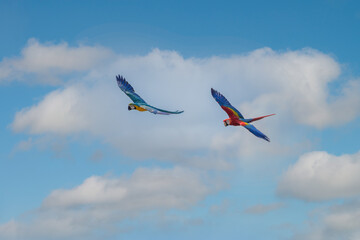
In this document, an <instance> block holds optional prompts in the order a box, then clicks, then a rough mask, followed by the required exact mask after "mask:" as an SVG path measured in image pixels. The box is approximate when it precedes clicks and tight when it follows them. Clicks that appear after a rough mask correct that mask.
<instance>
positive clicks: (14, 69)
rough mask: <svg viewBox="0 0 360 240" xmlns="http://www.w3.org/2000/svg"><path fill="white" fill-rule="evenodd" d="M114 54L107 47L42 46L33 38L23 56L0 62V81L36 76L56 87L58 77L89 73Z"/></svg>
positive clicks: (51, 44)
mask: <svg viewBox="0 0 360 240" xmlns="http://www.w3.org/2000/svg"><path fill="white" fill-rule="evenodd" d="M111 55H112V52H111V51H110V50H108V49H106V48H104V47H99V46H96V47H90V46H79V47H69V46H68V44H67V43H61V44H53V43H46V44H42V43H39V42H38V41H37V40H36V39H30V40H29V41H28V44H27V46H26V47H25V48H24V49H23V50H22V52H21V56H20V57H13V58H4V59H3V60H2V61H1V62H0V82H1V81H11V80H15V79H16V80H19V79H25V77H26V76H24V75H26V74H35V75H36V76H37V78H36V80H37V81H38V82H42V83H47V84H53V83H54V81H56V80H57V79H56V76H57V75H58V74H65V73H71V72H74V71H75V72H76V71H85V70H89V69H90V68H92V67H94V66H96V65H97V64H100V63H102V62H103V61H104V60H106V59H108V58H109V57H110V56H111Z"/></svg>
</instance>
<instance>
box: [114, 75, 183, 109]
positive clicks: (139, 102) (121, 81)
mask: <svg viewBox="0 0 360 240" xmlns="http://www.w3.org/2000/svg"><path fill="white" fill-rule="evenodd" d="M116 81H117V84H118V86H119V88H120V89H121V90H122V91H123V92H124V93H125V94H126V95H127V96H128V97H129V98H131V100H132V101H133V102H134V103H130V104H129V106H128V109H129V110H134V109H135V110H138V111H149V112H151V113H153V114H161V115H169V114H179V113H182V112H183V111H175V112H171V111H167V110H163V109H159V108H156V107H153V106H151V105H149V104H147V103H146V102H145V101H144V99H142V98H141V97H140V96H139V95H138V94H137V93H135V90H134V88H133V87H132V86H131V85H130V83H128V82H127V81H126V79H125V78H124V77H123V76H121V75H118V76H116Z"/></svg>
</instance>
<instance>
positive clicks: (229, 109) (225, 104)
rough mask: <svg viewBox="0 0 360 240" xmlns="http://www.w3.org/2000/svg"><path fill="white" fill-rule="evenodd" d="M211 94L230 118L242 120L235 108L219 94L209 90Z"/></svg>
mask: <svg viewBox="0 0 360 240" xmlns="http://www.w3.org/2000/svg"><path fill="white" fill-rule="evenodd" d="M211 94H212V96H213V97H214V99H215V100H216V101H217V102H218V104H219V105H220V107H221V108H222V109H223V110H224V111H225V112H226V113H227V114H228V115H229V117H230V118H240V119H243V118H244V117H243V115H242V114H241V113H240V112H239V111H238V110H237V109H236V108H234V107H233V106H232V105H231V104H230V102H229V101H228V100H227V99H226V98H225V97H224V96H223V95H222V94H221V93H219V92H218V91H216V90H215V89H213V88H211Z"/></svg>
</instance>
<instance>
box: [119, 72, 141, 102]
mask: <svg viewBox="0 0 360 240" xmlns="http://www.w3.org/2000/svg"><path fill="white" fill-rule="evenodd" d="M116 81H117V84H118V86H119V88H120V89H121V90H122V91H123V92H124V93H125V94H126V95H128V96H129V98H131V100H132V101H133V102H134V103H139V104H146V102H145V101H144V99H142V98H141V97H140V96H139V95H137V94H136V93H135V90H134V88H133V87H132V86H131V85H130V83H128V82H127V81H126V79H125V78H124V77H123V76H121V75H117V76H116Z"/></svg>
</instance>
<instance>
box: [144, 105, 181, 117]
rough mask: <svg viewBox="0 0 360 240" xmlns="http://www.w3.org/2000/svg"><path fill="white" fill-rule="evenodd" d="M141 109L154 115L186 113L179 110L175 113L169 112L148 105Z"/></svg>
mask: <svg viewBox="0 0 360 240" xmlns="http://www.w3.org/2000/svg"><path fill="white" fill-rule="evenodd" d="M141 107H143V108H145V109H146V110H148V111H149V112H151V113H153V114H161V115H170V114H180V113H183V112H184V111H179V110H177V111H175V112H172V111H167V110H164V109H160V108H156V107H153V106H150V105H148V104H146V105H142V106H141Z"/></svg>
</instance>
